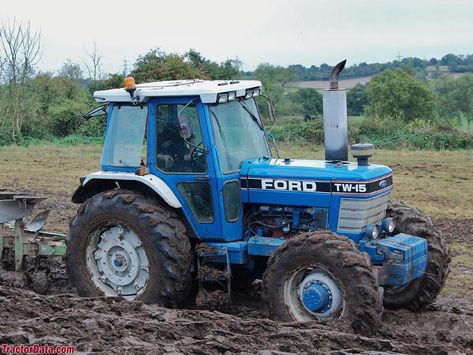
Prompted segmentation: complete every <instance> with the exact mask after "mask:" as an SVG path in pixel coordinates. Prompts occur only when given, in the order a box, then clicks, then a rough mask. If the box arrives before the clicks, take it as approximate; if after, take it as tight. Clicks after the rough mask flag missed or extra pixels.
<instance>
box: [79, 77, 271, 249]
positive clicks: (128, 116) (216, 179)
mask: <svg viewBox="0 0 473 355" xmlns="http://www.w3.org/2000/svg"><path fill="white" fill-rule="evenodd" d="M260 92H261V83H260V82H259V81H242V82H238V81H236V82H227V81H173V82H160V83H151V84H144V85H138V86H137V87H136V89H135V91H134V92H133V95H130V94H129V93H128V92H127V91H126V90H125V89H117V90H107V91H99V92H96V93H95V95H94V97H95V98H96V100H97V101H106V102H107V103H108V104H109V109H108V120H107V133H106V138H105V144H104V148H103V154H102V164H101V170H102V171H101V172H100V173H99V174H102V176H110V177H116V176H117V174H129V176H133V178H134V179H136V180H141V181H146V186H151V188H152V189H154V191H155V193H156V194H157V195H158V196H159V197H161V198H163V199H164V200H165V201H166V200H172V201H173V206H174V207H179V208H182V213H183V214H184V215H185V217H186V219H187V220H188V221H189V222H190V223H189V225H190V226H191V227H192V230H193V234H194V236H195V237H197V238H199V239H201V240H215V241H232V240H239V239H241V237H242V234H243V231H242V224H243V208H242V203H241V191H240V173H241V167H242V163H243V162H244V161H251V160H254V159H260V158H262V159H270V157H271V151H270V149H269V145H268V143H267V141H266V136H265V132H264V128H263V121H262V119H261V117H260V114H259V111H258V108H257V106H256V102H255V97H256V96H258V95H259V94H260ZM137 171H138V172H139V173H138V174H139V175H136V173H137ZM140 174H141V176H140ZM122 176H125V175H122ZM95 177H97V175H95V176H91V177H90V178H95ZM149 177H152V182H151V181H150V180H148V179H149ZM88 178H89V177H87V178H86V180H87V179H88ZM158 182H159V184H161V185H166V186H167V188H166V189H165V191H163V189H161V188H157V187H156V186H158V185H157V184H158ZM86 183H88V181H86Z"/></svg>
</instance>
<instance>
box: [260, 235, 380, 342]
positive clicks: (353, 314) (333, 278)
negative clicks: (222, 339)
mask: <svg viewBox="0 0 473 355" xmlns="http://www.w3.org/2000/svg"><path fill="white" fill-rule="evenodd" d="M309 279H311V280H310V282H312V284H308V283H307V282H306V280H309ZM320 280H322V281H323V282H321V281H320ZM318 282H319V283H324V284H325V285H326V286H327V287H325V286H324V285H322V286H324V287H325V288H326V289H330V292H329V294H330V298H331V304H330V307H332V308H333V309H332V310H330V309H328V311H325V309H327V308H326V307H325V308H324V309H321V310H320V312H319V310H317V311H316V312H310V310H309V308H310V304H309V308H307V305H306V303H305V302H306V300H305V298H304V297H305V296H304V297H303V296H301V295H302V294H303V292H305V291H302V290H306V289H307V286H308V287H312V286H313V285H314V283H318ZM334 285H336V286H334ZM335 287H338V290H337V289H335ZM378 290H379V288H378V283H377V281H376V278H375V276H374V274H373V271H372V268H371V262H370V259H369V257H368V255H367V254H364V253H361V252H360V251H359V250H358V249H357V247H356V246H355V244H354V243H353V242H352V241H351V240H349V239H348V238H346V237H343V236H339V235H337V234H334V233H332V232H328V231H317V232H308V233H302V234H300V235H298V236H296V237H293V238H291V239H289V240H288V241H287V242H286V243H285V244H284V245H282V246H281V247H280V248H279V249H278V250H277V251H276V252H275V253H274V254H273V255H272V256H271V257H270V258H269V260H268V265H267V269H266V271H265V273H264V275H263V297H264V300H265V302H266V304H267V305H268V308H269V311H270V314H271V317H272V318H273V319H276V320H281V321H294V320H299V321H304V320H311V319H317V318H341V319H345V320H347V321H348V322H349V323H350V324H351V326H352V328H353V330H354V331H355V332H356V333H361V334H364V335H370V334H373V333H375V332H376V331H377V329H378V328H379V327H380V324H381V314H382V309H383V307H382V301H381V296H380V294H379V291H378ZM315 291H316V292H318V291H317V290H315ZM322 291H323V290H322ZM302 299H304V301H302Z"/></svg>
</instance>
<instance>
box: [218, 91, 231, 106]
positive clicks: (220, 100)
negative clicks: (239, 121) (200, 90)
mask: <svg viewBox="0 0 473 355" xmlns="http://www.w3.org/2000/svg"><path fill="white" fill-rule="evenodd" d="M227 101H228V93H224V94H218V96H217V103H218V104H223V103H225V102H227Z"/></svg>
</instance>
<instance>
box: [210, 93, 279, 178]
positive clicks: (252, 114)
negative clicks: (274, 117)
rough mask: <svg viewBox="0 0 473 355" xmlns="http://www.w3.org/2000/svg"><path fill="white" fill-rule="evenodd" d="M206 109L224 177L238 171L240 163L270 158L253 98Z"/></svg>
mask: <svg viewBox="0 0 473 355" xmlns="http://www.w3.org/2000/svg"><path fill="white" fill-rule="evenodd" d="M238 100H239V101H238ZM209 110H210V117H211V122H212V131H213V136H214V140H215V144H216V146H217V149H218V158H219V160H220V166H221V169H222V172H223V173H224V174H227V173H231V172H235V171H239V170H240V164H241V162H242V161H244V160H248V159H253V158H258V157H263V156H267V157H269V156H270V151H269V147H268V144H267V142H266V137H265V133H264V130H263V124H262V122H261V118H260V116H259V113H258V110H257V108H256V103H255V100H254V99H253V98H251V99H246V100H244V99H237V100H236V101H230V102H227V103H223V104H218V105H215V106H210V107H209Z"/></svg>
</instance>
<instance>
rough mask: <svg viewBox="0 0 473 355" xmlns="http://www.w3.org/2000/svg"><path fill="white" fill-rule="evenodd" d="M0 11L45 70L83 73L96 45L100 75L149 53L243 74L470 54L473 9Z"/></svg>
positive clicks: (392, 4) (458, 3) (227, 4)
mask: <svg viewBox="0 0 473 355" xmlns="http://www.w3.org/2000/svg"><path fill="white" fill-rule="evenodd" d="M0 8H1V10H0V20H2V21H4V22H5V21H6V20H7V19H13V18H16V19H17V20H21V21H23V22H27V21H30V23H31V26H32V27H33V28H35V29H37V30H40V31H41V39H42V53H43V54H42V58H41V61H40V63H39V68H40V69H41V70H44V71H46V70H51V71H54V70H58V69H59V68H61V66H62V64H63V63H64V60H65V59H66V58H69V59H71V60H72V61H73V62H75V63H79V64H82V65H83V63H84V62H86V61H87V56H86V50H89V51H90V50H91V49H92V47H93V45H94V41H95V42H96V45H97V49H98V51H99V53H100V54H101V55H102V57H103V64H104V69H105V71H106V72H122V71H123V62H124V59H125V58H126V59H127V61H128V63H129V68H130V67H131V66H132V64H133V63H134V62H135V60H136V58H137V57H138V56H139V55H140V54H144V53H146V52H147V51H149V50H150V49H153V48H160V49H161V50H164V51H166V52H177V53H181V54H182V53H184V52H186V51H187V50H188V49H190V48H193V49H195V50H197V51H199V52H200V53H201V54H202V55H203V56H205V57H207V58H209V59H211V60H214V61H217V62H221V61H224V60H225V59H227V58H238V59H240V60H241V61H242V62H243V69H244V70H253V69H255V68H256V67H257V65H258V64H260V63H271V64H273V65H282V66H287V65H289V64H302V65H304V66H311V65H317V66H318V65H320V64H322V63H328V64H330V65H333V64H336V63H338V62H339V61H340V60H342V59H345V58H346V59H348V64H347V65H353V64H358V63H360V62H367V63H374V62H387V61H392V60H393V59H394V58H395V57H396V56H397V55H401V56H403V57H409V56H416V57H419V58H426V59H430V58H432V57H437V58H440V57H442V56H443V55H445V54H447V53H455V54H472V53H473V1H471V0H448V1H447V0H443V1H437V0H435V1H433V0H431V1H424V0H409V1H406V0H391V1H388V0H336V1H335V0H332V1H330V0H312V1H311V0H292V1H286V0H271V1H270V0H259V1H257V0H251V1H248V0H238V1H224V0H220V1H217V0H215V1H213V0H200V1H187V0H174V1H160V0H154V1H148V0H141V1H131V0H129V1H122V0H114V1H110V0H95V1H91V0H80V1H75V2H72V1H64V0H63V1H57V0H56V1H54V0H41V1H34V0H30V1H27V0H15V1H8V2H7V1H6V0H0Z"/></svg>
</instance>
